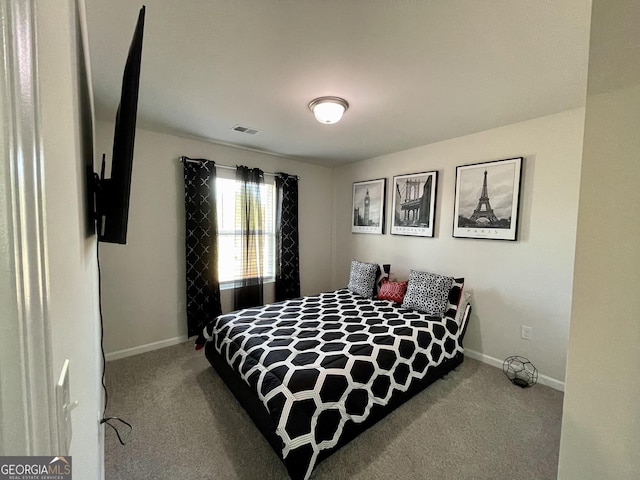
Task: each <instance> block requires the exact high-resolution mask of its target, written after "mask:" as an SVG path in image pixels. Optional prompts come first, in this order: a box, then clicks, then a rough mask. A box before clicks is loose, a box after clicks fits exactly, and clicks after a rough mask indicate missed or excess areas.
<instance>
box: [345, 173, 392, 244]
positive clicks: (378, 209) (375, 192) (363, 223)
mask: <svg viewBox="0 0 640 480" xmlns="http://www.w3.org/2000/svg"><path fill="white" fill-rule="evenodd" d="M386 196H387V179H386V178H379V179H377V180H367V181H364V182H355V183H354V184H353V210H352V217H351V232H353V233H377V234H381V233H383V232H384V207H385V205H384V202H385V198H386Z"/></svg>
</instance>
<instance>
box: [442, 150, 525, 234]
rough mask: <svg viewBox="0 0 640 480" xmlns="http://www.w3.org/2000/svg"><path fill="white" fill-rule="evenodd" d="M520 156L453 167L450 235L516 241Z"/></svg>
mask: <svg viewBox="0 0 640 480" xmlns="http://www.w3.org/2000/svg"><path fill="white" fill-rule="evenodd" d="M523 161H524V159H523V158H522V157H517V158H508V159H505V160H497V161H493V162H485V163H475V164H472V165H460V166H458V167H456V195H455V205H454V216H453V218H454V221H453V236H454V237H457V238H484V239H488V240H517V233H518V209H519V206H520V178H521V173H522V163H523Z"/></svg>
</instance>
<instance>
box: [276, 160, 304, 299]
mask: <svg viewBox="0 0 640 480" xmlns="http://www.w3.org/2000/svg"><path fill="white" fill-rule="evenodd" d="M299 250H300V247H299V242H298V177H296V176H293V175H287V174H286V173H278V174H277V175H276V302H279V301H281V300H288V299H290V298H296V297H299V296H300V252H299Z"/></svg>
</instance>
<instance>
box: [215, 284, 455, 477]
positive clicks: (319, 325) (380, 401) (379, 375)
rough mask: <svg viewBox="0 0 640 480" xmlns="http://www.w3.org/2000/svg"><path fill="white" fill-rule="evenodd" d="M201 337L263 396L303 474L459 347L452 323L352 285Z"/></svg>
mask: <svg viewBox="0 0 640 480" xmlns="http://www.w3.org/2000/svg"><path fill="white" fill-rule="evenodd" d="M204 337H205V338H206V339H207V341H211V342H214V345H215V349H216V351H217V352H218V354H220V356H222V357H223V358H224V359H225V360H226V361H227V363H228V364H229V365H230V366H231V367H232V369H233V370H234V371H236V372H237V373H239V374H240V376H241V377H242V379H243V380H244V381H245V382H246V383H247V384H248V385H249V387H250V388H251V389H252V390H253V391H254V392H255V393H256V395H257V396H258V397H259V398H260V400H261V401H262V403H263V404H264V406H265V407H266V409H267V411H268V412H269V415H270V416H271V418H272V419H273V422H274V424H275V425H277V431H276V433H277V435H278V436H279V437H280V438H281V439H282V445H283V448H282V452H281V456H282V458H283V459H284V460H285V463H287V462H286V460H287V458H290V457H295V460H296V461H297V462H300V461H303V462H304V465H305V466H307V468H306V473H305V474H304V478H305V479H306V478H309V476H310V475H311V472H312V470H313V468H314V466H315V464H316V461H317V460H318V455H319V453H320V452H321V451H322V450H325V449H330V448H332V447H334V446H336V444H337V443H338V441H339V440H340V436H341V434H342V432H343V429H344V427H345V425H346V424H347V423H348V422H355V423H361V422H364V421H365V420H366V419H367V417H368V416H369V414H370V411H371V408H372V407H373V405H381V406H385V405H387V404H388V403H389V402H390V401H391V400H392V398H393V397H394V395H398V394H399V392H405V391H407V389H408V388H409V386H410V384H411V381H412V380H413V379H421V378H423V377H424V376H425V375H426V374H427V372H428V371H429V369H430V368H431V367H434V366H437V365H438V364H440V363H441V362H442V361H444V360H445V359H450V358H453V357H454V356H456V354H457V353H459V352H462V347H461V346H460V344H459V342H458V326H457V324H456V323H455V321H454V320H453V319H450V318H447V317H446V316H445V317H444V318H434V317H428V316H426V315H424V314H421V313H419V312H416V311H414V310H407V309H402V308H400V307H396V306H394V305H393V304H392V303H391V302H389V301H386V300H370V299H365V298H362V297H360V296H359V295H356V294H354V293H352V292H350V291H349V290H338V291H336V292H330V293H323V294H320V295H316V296H310V297H304V298H301V299H295V300H288V301H285V302H280V303H277V304H271V305H265V306H263V307H255V308H250V309H246V310H240V311H237V312H233V313H230V314H228V315H223V316H220V317H218V318H217V319H216V320H214V321H212V322H211V324H210V325H208V326H207V327H206V328H205V330H204ZM303 471H305V470H304V469H303Z"/></svg>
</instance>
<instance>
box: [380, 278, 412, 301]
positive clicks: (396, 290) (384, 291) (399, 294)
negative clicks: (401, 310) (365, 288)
mask: <svg viewBox="0 0 640 480" xmlns="http://www.w3.org/2000/svg"><path fill="white" fill-rule="evenodd" d="M408 283H409V282H390V281H389V280H387V279H386V278H383V279H382V281H381V282H380V290H379V291H378V299H380V300H391V301H392V302H396V303H402V300H403V299H404V294H405V292H406V291H407V284H408Z"/></svg>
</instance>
